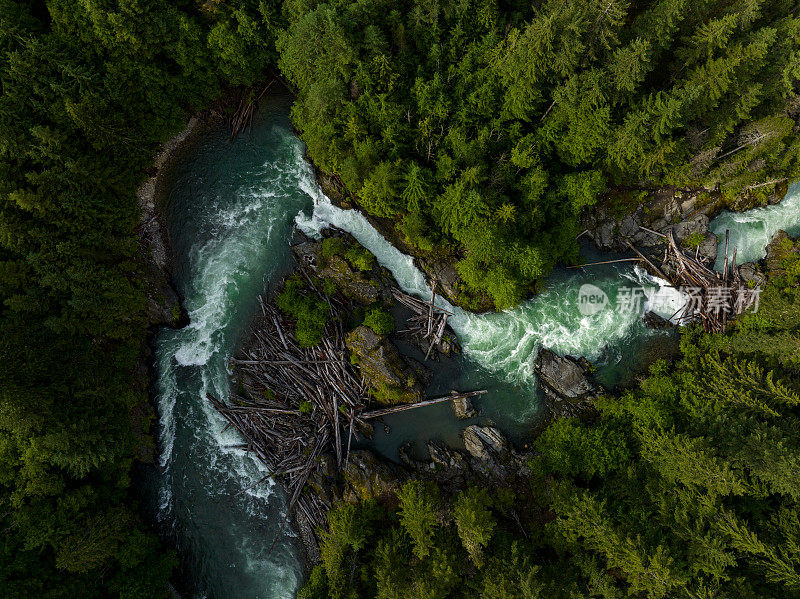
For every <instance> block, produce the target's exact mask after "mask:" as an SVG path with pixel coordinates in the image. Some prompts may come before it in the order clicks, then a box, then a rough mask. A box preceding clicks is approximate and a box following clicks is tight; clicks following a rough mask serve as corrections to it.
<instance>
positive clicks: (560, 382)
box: [534, 349, 602, 417]
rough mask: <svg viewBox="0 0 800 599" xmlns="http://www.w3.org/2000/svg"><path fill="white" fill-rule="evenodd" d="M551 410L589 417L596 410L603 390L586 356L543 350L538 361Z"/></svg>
mask: <svg viewBox="0 0 800 599" xmlns="http://www.w3.org/2000/svg"><path fill="white" fill-rule="evenodd" d="M534 370H535V371H536V374H537V375H538V377H539V383H540V384H541V388H542V391H543V392H544V395H545V401H546V405H547V408H548V410H549V411H550V413H551V415H552V416H554V417H570V416H578V417H585V416H589V415H591V414H593V413H594V407H593V402H594V400H595V399H596V398H597V397H598V396H599V395H600V394H601V393H602V387H600V385H598V384H597V383H596V382H595V381H594V377H593V376H592V374H591V364H589V362H588V361H587V360H586V359H585V358H580V359H576V358H573V357H572V356H559V355H558V354H557V353H555V352H553V351H550V350H549V349H542V350H540V351H539V355H538V356H537V357H536V360H535V362H534Z"/></svg>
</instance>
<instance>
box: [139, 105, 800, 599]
mask: <svg viewBox="0 0 800 599" xmlns="http://www.w3.org/2000/svg"><path fill="white" fill-rule="evenodd" d="M289 106H290V99H289V98H287V97H282V96H276V97H274V98H272V99H271V100H270V101H269V103H268V106H267V107H265V108H262V109H261V110H260V111H259V114H258V118H257V119H256V122H255V123H254V127H253V131H252V133H251V134H250V135H244V136H240V137H239V138H238V139H237V140H235V141H233V142H229V141H228V137H227V135H228V134H227V131H226V130H224V129H222V128H220V129H218V130H212V131H208V132H206V133H205V134H204V135H203V137H202V139H200V140H198V142H197V143H196V148H195V149H194V150H193V151H191V152H188V153H187V155H186V156H185V157H184V158H181V159H180V160H179V163H178V164H177V165H176V166H175V168H174V169H173V170H174V172H173V174H172V176H171V180H170V182H169V185H170V192H169V197H168V199H167V205H168V228H169V231H170V236H171V243H172V247H173V250H174V253H175V261H176V265H175V270H176V273H175V283H176V285H177V287H178V289H179V291H180V292H181V293H182V295H183V297H184V298H185V306H186V309H187V311H188V313H189V317H190V324H189V325H188V326H187V327H185V328H183V329H180V330H172V329H163V330H162V331H161V332H160V333H159V334H158V336H157V338H156V341H155V368H156V379H157V380H156V385H155V389H154V392H155V395H156V398H157V402H158V408H159V418H160V433H159V442H160V468H159V469H158V471H157V472H153V473H151V474H150V475H149V476H148V480H147V488H148V493H147V498H148V503H149V507H150V512H151V513H152V514H153V515H154V517H155V518H156V519H157V521H158V523H159V526H160V528H161V529H162V533H163V534H164V535H165V536H166V537H168V538H170V539H171V540H172V541H173V542H174V543H176V545H177V547H178V550H179V553H180V555H181V558H182V567H181V570H182V572H181V578H182V579H183V580H184V581H187V582H186V584H185V586H186V587H187V588H188V592H189V593H190V594H191V595H192V596H195V597H204V598H208V599H217V598H219V599H223V598H229V597H236V598H237V599H251V598H252V599H255V598H262V599H277V598H284V597H293V596H294V594H295V593H296V590H297V587H298V585H299V584H300V583H301V579H302V567H303V566H302V562H301V559H300V557H299V556H300V555H301V547H300V543H299V541H298V539H297V537H296V535H295V533H294V532H293V531H292V530H290V529H289V528H288V527H287V528H286V529H284V531H283V532H281V533H280V535H278V530H279V527H280V521H281V518H282V513H283V508H284V507H285V497H284V496H283V494H282V493H281V491H280V490H279V488H278V487H276V486H273V485H270V484H269V483H262V484H260V485H257V486H255V487H254V488H252V489H250V490H248V491H246V492H241V489H243V488H245V487H247V486H248V485H250V484H251V483H254V482H255V481H257V480H259V479H261V478H262V477H263V476H264V474H265V473H266V470H265V469H264V467H263V466H262V465H261V464H260V463H258V462H257V461H256V460H255V459H253V458H252V457H251V456H248V455H246V454H245V453H244V452H242V451H240V450H238V449H235V448H233V447H232V446H234V445H236V444H237V443H239V442H240V439H239V438H238V437H237V435H236V434H235V433H234V432H233V431H230V430H228V431H224V430H223V429H224V422H223V420H222V419H221V418H220V417H219V416H218V415H217V414H216V413H215V412H214V410H213V409H212V407H211V405H210V403H209V402H208V401H207V400H206V399H205V396H206V394H207V393H211V394H214V395H216V396H218V397H223V398H224V397H226V396H227V393H228V378H227V377H228V373H227V370H226V364H227V361H228V358H229V357H230V355H231V354H232V352H233V350H234V348H235V345H236V342H237V340H238V339H239V338H240V337H241V335H242V333H243V331H244V329H245V328H246V326H247V324H248V322H249V320H250V318H251V317H252V315H253V312H254V309H255V305H256V295H257V294H258V293H261V292H263V291H264V289H265V288H266V286H267V284H268V283H270V282H272V281H274V282H277V281H278V280H279V279H280V277H281V276H282V275H283V273H285V272H286V269H287V268H288V265H289V262H290V252H289V243H290V241H291V239H292V236H293V231H294V229H295V226H298V227H299V228H300V229H301V230H303V231H304V232H305V233H306V234H308V235H312V236H314V235H317V234H318V233H319V231H320V230H321V229H323V228H324V227H325V226H327V225H329V224H333V225H336V226H337V227H339V228H341V229H344V230H346V231H348V232H350V233H351V234H353V235H354V236H355V237H356V238H357V239H358V240H359V241H360V242H361V243H362V244H364V245H365V246H366V247H367V248H369V249H370V250H371V251H372V252H373V253H374V254H375V255H376V256H377V258H378V260H379V262H380V263H381V264H382V265H384V266H386V267H387V268H389V269H390V270H391V271H392V272H393V274H394V275H395V277H396V278H397V280H398V282H399V284H400V286H401V287H402V288H403V289H405V290H406V291H407V292H409V293H416V294H419V295H422V296H429V294H430V291H429V290H428V288H427V285H426V283H425V280H424V278H423V276H422V274H421V273H420V272H419V271H418V270H417V269H416V267H415V266H414V264H413V261H412V260H411V259H410V258H409V257H407V256H405V255H403V254H402V253H400V252H399V251H398V250H396V249H395V248H394V247H392V246H391V245H390V244H389V243H388V242H386V240H384V239H383V238H382V237H381V236H380V235H379V234H378V233H377V232H376V231H375V230H374V229H373V228H372V227H371V226H370V225H369V223H368V222H367V221H366V220H365V219H364V218H363V216H362V215H361V214H360V213H358V212H357V211H353V210H341V209H339V208H337V207H335V206H333V205H332V204H331V203H330V202H329V201H328V200H327V198H325V196H324V195H323V194H322V193H321V191H320V190H319V189H318V188H317V186H316V184H315V182H314V176H313V171H312V170H311V167H310V165H308V164H307V163H306V162H305V161H304V159H303V154H304V148H303V145H302V143H301V142H300V141H299V140H298V139H297V138H296V137H295V136H294V134H293V133H292V131H291V128H290V124H289V119H288V109H289ZM713 227H714V228H719V227H722V230H723V234H724V229H725V228H728V229H731V231H732V238H734V239H736V240H737V242H738V243H739V244H741V245H740V248H744V247H745V245H746V249H744V250H743V249H740V254H739V255H740V256H741V257H742V259H743V260H745V259H748V260H750V259H754V258H757V257H758V255H759V251H760V252H761V253H762V254H763V246H764V245H765V244H766V241H764V240H765V239H766V240H768V238H769V236H771V234H772V233H771V232H774V229H776V228H777V227H784V228H786V227H789V229H792V228H793V227H794V231H795V232H796V231H797V230H798V229H800V188H798V187H797V186H795V187H793V188H792V189H791V191H790V194H789V196H788V197H787V200H786V201H785V202H784V203H783V204H781V205H780V206H778V207H771V208H766V209H762V210H761V211H760V212H759V211H753V212H752V213H748V214H745V215H728V214H723V215H721V216H720V217H719V218H718V219H716V220H715V221H714V223H713ZM762 242H763V243H762ZM759 248H760V250H759ZM584 285H594V286H595V287H596V288H598V289H600V290H601V291H602V292H604V293H605V294H606V295H607V297H608V299H609V305H610V306H612V307H610V308H608V309H605V310H601V311H599V312H597V313H594V314H588V315H587V314H584V313H583V312H582V311H581V310H580V309H579V305H578V297H579V293H580V291H581V287H582V286H584ZM636 289H640V290H641V291H640V292H636V294H634V295H636V296H637V297H639V298H640V300H641V302H642V305H641V306H640V308H641V309H638V310H637V309H634V310H630V311H626V310H621V309H615V308H614V306H617V307H620V306H621V305H623V304H625V302H623V301H622V300H623V299H624V298H625V297H628V296H629V295H630V294H631V291H630V290H636ZM439 301H440V302H441V305H442V306H443V307H446V308H448V309H451V310H452V311H453V312H454V313H455V315H454V317H453V318H451V324H452V326H453V328H454V329H455V331H456V332H457V333H458V335H459V338H460V340H461V343H462V345H463V347H464V355H463V356H462V357H461V358H460V359H458V360H456V361H454V362H452V363H448V364H447V365H443V366H442V368H441V370H442V372H441V373H439V374H437V377H436V379H435V380H434V382H433V383H432V385H431V388H430V389H429V392H430V394H431V395H433V394H436V393H439V392H446V391H447V390H449V389H450V388H457V389H464V390H467V389H474V388H487V389H489V391H490V393H489V394H487V396H485V397H486V399H484V400H482V401H481V402H480V404H479V406H478V407H479V408H480V410H481V417H480V420H483V421H486V420H492V421H494V422H496V423H497V424H498V425H500V426H501V427H502V428H504V429H505V430H507V431H509V432H510V433H511V434H512V436H514V437H515V438H517V439H519V440H524V435H525V431H526V430H529V429H530V427H531V424H532V423H533V422H535V419H536V415H537V413H538V410H539V403H540V402H539V399H538V395H537V391H536V381H535V377H534V374H533V370H532V358H533V357H534V356H535V355H536V351H537V349H538V348H539V347H542V346H543V347H548V348H551V349H553V350H555V351H558V352H562V353H569V354H572V355H576V356H577V355H580V356H586V357H588V358H590V359H592V360H594V361H596V363H598V365H599V366H600V377H601V378H602V379H603V380H604V382H606V383H607V384H615V383H617V382H620V381H624V380H625V377H626V374H628V373H630V372H632V371H634V370H635V369H636V368H637V367H638V366H639V365H640V364H641V363H642V362H643V361H647V359H648V358H647V355H648V354H650V353H652V354H653V355H654V356H657V355H659V353H660V352H661V351H662V349H661V347H660V346H661V344H662V343H663V344H667V345H669V338H670V336H671V335H672V334H671V333H664V332H655V331H652V330H649V329H647V328H645V327H644V326H643V325H642V323H641V314H642V309H643V308H644V307H650V308H653V309H655V310H656V311H657V312H659V313H660V314H662V315H664V316H667V317H668V316H670V315H672V314H674V312H675V311H676V310H677V309H678V308H679V307H680V305H681V299H680V297H679V295H678V294H677V293H676V292H674V291H672V290H670V289H668V288H665V287H663V286H662V285H661V284H660V282H659V280H657V279H654V278H653V277H650V276H649V275H647V274H646V273H645V272H644V271H642V270H640V269H638V268H637V267H634V266H631V265H630V264H629V263H620V264H610V265H604V266H598V267H592V268H584V269H573V270H559V271H556V272H555V273H554V274H553V275H552V276H551V277H550V278H549V280H548V285H547V289H546V290H545V291H544V292H543V293H541V294H540V295H538V296H536V297H535V298H533V299H531V300H529V301H527V302H525V303H524V304H523V305H521V306H520V307H518V308H516V309H514V310H509V311H506V312H503V313H499V314H485V315H475V314H468V313H466V312H463V311H462V310H460V309H458V308H453V307H452V306H449V304H447V303H446V302H445V301H444V300H441V299H440V300H439ZM423 411H424V412H425V413H424V414H422V413H421V412H423ZM416 412H417V413H415V412H414V411H411V412H407V413H405V414H399V415H396V416H395V417H394V418H392V419H387V424H389V426H390V430H391V432H390V433H389V434H386V433H384V432H383V431H382V430H380V427H378V428H379V430H378V431H377V434H376V438H375V441H374V446H375V448H376V449H377V450H378V451H381V452H383V453H384V454H386V455H387V456H388V457H390V458H393V457H395V456H396V449H397V447H398V446H399V445H401V444H403V443H405V442H411V443H415V444H416V447H417V448H418V450H421V447H422V446H423V445H424V441H426V440H427V439H430V438H433V437H438V438H442V439H444V440H445V441H447V442H450V443H452V444H454V445H458V444H459V442H460V441H459V438H458V432H459V430H460V429H461V428H462V427H463V426H464V423H463V422H458V421H455V420H454V419H453V418H452V416H451V415H450V412H449V407H447V406H446V405H440V406H432V407H431V408H425V409H424V410H417V411H416ZM521 442H522V441H521ZM276 535H277V540H275V543H274V546H273V540H274V539H276Z"/></svg>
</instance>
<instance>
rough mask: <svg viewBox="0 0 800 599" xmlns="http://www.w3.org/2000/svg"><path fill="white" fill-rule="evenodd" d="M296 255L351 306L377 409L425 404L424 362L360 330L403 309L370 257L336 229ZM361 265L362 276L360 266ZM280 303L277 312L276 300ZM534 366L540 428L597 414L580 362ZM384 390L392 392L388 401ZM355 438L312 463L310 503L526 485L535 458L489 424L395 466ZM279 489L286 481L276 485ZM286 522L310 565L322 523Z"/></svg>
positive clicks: (459, 409)
mask: <svg viewBox="0 0 800 599" xmlns="http://www.w3.org/2000/svg"><path fill="white" fill-rule="evenodd" d="M292 249H293V254H294V256H295V259H296V261H297V263H298V264H303V265H305V266H306V267H308V268H309V269H310V272H312V273H313V277H315V278H314V281H313V283H312V284H313V285H315V286H316V287H317V288H319V287H320V286H322V287H329V288H330V289H331V290H332V293H335V294H337V295H336V297H337V298H338V299H337V304H338V303H344V302H350V306H351V308H350V309H349V311H348V312H347V313H346V316H345V319H344V320H346V321H348V322H347V323H346V324H345V326H346V328H345V331H347V330H348V329H349V333H346V334H347V350H348V353H349V361H350V363H351V364H352V365H353V366H354V368H355V370H356V372H358V373H359V374H360V376H361V377H363V379H364V381H365V382H366V385H367V387H368V388H369V389H370V390H371V391H370V393H371V395H372V398H373V401H374V402H376V403H377V404H379V405H380V404H384V405H392V404H394V403H395V402H398V401H399V402H402V403H414V402H418V401H420V400H422V399H424V397H425V395H424V390H425V387H426V385H427V380H428V379H429V377H430V374H431V369H430V368H431V365H430V363H426V364H420V363H419V362H417V361H415V360H413V359H412V358H409V357H408V356H406V355H403V354H402V353H401V352H400V351H399V349H398V347H397V346H396V345H395V343H394V340H395V338H396V337H397V336H398V335H400V334H399V333H388V332H381V331H375V330H372V329H371V328H370V326H367V325H365V324H364V323H363V322H362V323H359V322H358V321H359V320H360V319H361V318H363V312H362V309H363V308H366V307H369V306H380V307H381V308H382V309H384V310H387V311H388V310H390V309H391V310H392V311H393V312H394V313H395V314H397V312H398V308H399V307H400V306H399V305H398V304H396V303H395V304H394V305H393V300H392V293H391V289H392V287H396V285H397V283H396V281H395V280H394V278H393V276H392V275H391V273H390V272H389V271H388V270H386V269H385V268H383V267H381V266H378V265H377V263H375V262H374V257H372V255H371V254H368V255H369V258H367V257H366V256H367V254H365V253H364V252H366V249H365V248H363V247H362V246H360V244H358V242H357V241H356V240H355V239H354V238H352V237H351V236H350V235H348V234H346V233H343V232H341V231H337V230H326V231H325V233H324V236H323V238H322V239H321V240H317V241H314V240H309V239H302V240H301V241H300V243H298V244H296V245H294V246H293V248H292ZM370 258H371V259H370ZM357 264H361V266H362V268H361V269H359V268H357V267H356V265H357ZM292 278H295V280H298V279H299V278H300V273H299V272H298V268H296V269H295V271H294V272H293V273H290V274H288V275H287V277H286V279H285V281H288V280H291V279H292ZM285 287H286V285H285V283H284V284H283V285H279V286H276V291H277V294H278V295H280V293H281V292H280V290H281V289H282V288H284V289H285ZM333 290H335V291H333ZM271 301H274V299H273V300H271ZM278 305H281V304H280V300H278ZM403 318H404V317H403V316H402V315H400V316H397V317H396V319H395V321H396V322H395V324H397V325H400V322H401V321H402V320H403ZM397 328H400V326H397ZM258 329H259V325H258V324H257V323H256V324H254V329H253V330H251V332H250V334H249V335H247V336H246V338H245V340H244V342H243V344H242V348H241V350H240V352H238V353H237V358H236V359H235V360H234V364H233V377H232V384H233V385H234V389H235V390H236V393H237V394H238V395H242V394H243V393H246V394H247V396H248V397H258V396H259V394H262V395H263V393H264V392H265V391H267V390H265V389H261V388H260V387H258V386H257V385H254V381H253V380H252V379H251V378H250V377H249V375H248V374H247V372H246V368H242V367H241V366H239V365H238V364H245V363H247V362H248V360H251V359H252V357H251V356H252V352H248V348H249V347H252V344H253V343H257V342H258V341H257V338H258V335H259V331H258ZM261 334H263V333H261ZM447 335H448V336H449V337H451V339H450V341H449V343H448V345H447V346H446V348H447V349H446V351H447V352H454V351H458V345H457V340H456V337H455V334H454V333H453V332H452V331H449V330H448V331H447ZM403 338H404V339H405V340H406V341H409V342H411V343H412V344H415V345H416V347H417V349H418V350H420V351H425V350H426V349H427V348H426V346H425V345H424V340H421V339H415V338H413V336H412V338H409V336H408V334H407V333H406V334H405V335H404V336H403ZM440 349H441V348H440ZM312 351H314V350H313V348H312ZM531 360H533V361H534V363H535V370H536V372H537V374H538V375H539V377H540V378H541V380H542V381H543V388H544V390H545V405H544V408H545V411H546V412H547V418H546V419H545V420H547V421H549V420H552V419H553V418H559V417H574V416H578V417H580V418H582V419H591V418H593V417H594V416H595V410H594V408H593V402H594V400H595V399H596V398H597V397H599V396H600V395H602V394H603V393H604V392H605V390H604V389H603V388H602V387H601V386H600V385H599V384H598V383H597V382H596V381H595V380H594V377H593V375H592V370H593V368H592V366H591V365H590V364H589V363H588V362H587V361H586V360H584V359H576V358H572V357H569V356H559V355H558V354H555V353H554V352H551V351H549V350H544V349H543V350H541V351H540V352H539V354H538V355H536V356H532V357H531ZM387 386H389V387H390V388H393V389H396V390H397V392H390V393H386V389H387ZM267 392H268V391H267ZM451 401H452V409H453V412H454V415H455V417H456V418H459V419H469V418H473V417H475V416H476V415H477V411H476V410H475V408H474V407H473V406H472V405H471V402H470V401H469V399H467V398H459V399H457V400H451ZM370 422H373V421H370ZM358 434H359V436H360V437H361V443H359V445H358V447H357V448H354V449H353V450H352V451H350V452H348V454H347V458H346V459H345V460H344V464H343V466H342V467H338V466H337V459H336V456H335V455H334V454H333V453H332V452H331V451H326V452H324V453H322V454H321V455H319V456H318V458H316V464H315V467H314V471H313V474H312V475H311V476H310V477H309V478H308V480H307V482H306V486H305V490H304V492H303V493H304V494H305V495H306V496H307V497H311V498H312V499H311V502H310V503H311V504H312V505H325V506H327V507H328V508H330V507H331V506H332V505H334V504H335V503H337V502H340V501H349V502H356V501H362V500H367V499H375V500H377V501H378V502H380V503H383V504H385V505H393V504H394V503H395V502H396V493H397V491H398V490H399V489H400V487H401V486H402V484H403V483H404V482H405V481H406V480H408V479H409V478H412V477H413V478H423V479H426V480H432V481H435V482H436V483H437V484H438V485H440V487H442V488H444V489H447V490H451V491H453V492H455V491H456V490H458V489H460V488H463V487H464V486H465V485H466V484H467V483H468V482H472V483H475V482H479V483H480V484H485V485H503V486H509V487H514V486H517V485H525V484H526V480H527V479H526V477H527V475H528V474H529V472H528V466H527V463H528V462H529V458H530V457H531V455H530V454H529V453H526V452H525V451H520V450H518V449H517V448H515V447H514V444H513V443H512V442H511V441H509V440H508V439H507V438H506V436H505V435H504V434H503V432H502V431H501V430H500V429H498V428H497V427H496V426H493V425H491V424H486V425H478V424H468V425H466V426H464V427H463V429H462V431H461V435H460V436H461V441H462V442H463V447H464V448H463V449H458V448H453V447H449V446H448V445H446V444H444V443H442V442H441V441H439V440H431V441H430V442H428V444H427V450H428V457H427V458H424V459H418V458H416V457H414V456H413V455H412V452H411V451H409V450H408V449H407V448H406V449H401V451H400V456H399V457H400V462H401V463H396V462H394V461H392V460H389V459H388V458H386V457H384V456H382V455H380V454H379V453H377V452H375V451H374V450H372V449H369V448H368V447H365V445H364V441H365V439H368V438H370V437H371V430H369V429H365V428H363V427H361V428H358ZM279 482H282V481H281V480H280V479H279ZM287 491H288V488H287ZM298 505H299V504H298ZM290 515H291V519H292V520H293V522H294V523H295V527H296V530H298V531H299V533H300V536H301V538H302V540H303V544H304V546H305V548H306V558H307V560H306V561H307V563H308V564H313V563H315V562H316V561H317V560H318V558H319V549H318V538H317V534H316V531H315V529H316V525H318V522H313V521H312V520H311V519H310V518H309V515H308V513H307V510H306V509H299V508H298V507H297V506H295V507H294V508H293V509H292V511H291V514H290Z"/></svg>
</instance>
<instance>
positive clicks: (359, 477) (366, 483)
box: [342, 450, 408, 503]
mask: <svg viewBox="0 0 800 599" xmlns="http://www.w3.org/2000/svg"><path fill="white" fill-rule="evenodd" d="M342 474H343V477H344V481H345V485H346V486H345V490H344V493H343V499H344V500H345V501H353V502H354V501H357V500H362V501H363V500H365V499H377V500H379V501H382V502H386V503H392V502H394V501H395V496H396V494H397V491H399V490H400V487H401V486H403V483H404V482H405V481H406V479H408V473H407V472H405V470H403V469H402V468H400V467H398V466H396V465H395V464H392V463H391V462H389V461H388V460H384V459H380V458H378V457H377V456H376V455H375V454H374V453H372V452H371V451H366V450H358V451H351V452H350V456H349V458H348V460H347V467H346V468H345V469H344V471H343V472H342Z"/></svg>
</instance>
